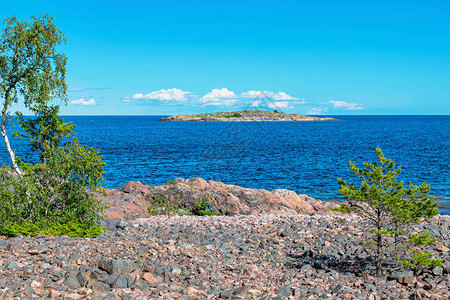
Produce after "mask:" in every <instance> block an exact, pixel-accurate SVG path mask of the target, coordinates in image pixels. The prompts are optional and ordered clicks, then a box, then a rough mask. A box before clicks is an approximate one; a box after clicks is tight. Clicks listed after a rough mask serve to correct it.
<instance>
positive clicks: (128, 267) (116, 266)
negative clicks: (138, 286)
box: [108, 258, 136, 275]
mask: <svg viewBox="0 0 450 300" xmlns="http://www.w3.org/2000/svg"><path fill="white" fill-rule="evenodd" d="M112 264H113V271H114V272H115V273H119V274H122V275H125V274H129V273H131V272H133V271H134V270H135V268H136V264H135V263H134V262H133V261H132V260H129V259H122V258H118V259H115V260H113V261H112ZM108 273H109V272H108ZM110 274H111V273H110Z"/></svg>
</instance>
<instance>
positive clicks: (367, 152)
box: [3, 116, 450, 214]
mask: <svg viewBox="0 0 450 300" xmlns="http://www.w3.org/2000/svg"><path fill="white" fill-rule="evenodd" d="M161 117H162V116H82V117H79V116H77V117H66V120H68V121H73V122H74V123H76V124H77V125H78V126H77V128H76V132H77V135H78V138H79V140H80V141H81V142H82V143H83V144H87V145H89V146H93V147H98V148H100V149H101V150H102V154H103V158H104V160H105V161H106V163H107V164H108V165H107V167H106V168H105V179H106V181H105V183H104V186H106V187H109V188H116V187H121V186H123V185H124V184H125V183H126V182H128V181H130V180H133V181H141V182H143V183H146V184H150V185H158V184H164V183H166V182H167V180H173V179H175V178H176V177H183V178H187V177H202V178H204V179H206V180H217V181H223V182H225V183H230V184H236V185H240V186H244V187H249V188H264V189H268V190H272V189H277V188H286V189H291V190H295V191H296V192H298V193H304V194H308V195H309V196H312V197H316V198H319V199H322V200H329V199H341V198H340V196H339V195H338V193H337V188H338V185H337V183H336V177H338V176H339V177H343V178H352V177H351V176H352V174H351V173H350V172H349V169H348V162H349V161H350V160H352V161H356V162H357V164H361V163H362V162H363V161H374V160H375V159H376V155H375V151H374V149H375V147H376V146H377V145H379V146H380V147H381V148H382V149H383V152H384V153H385V155H386V156H387V157H390V158H393V159H395V161H396V162H397V164H398V165H401V166H402V169H403V172H402V177H401V180H404V181H405V182H409V181H411V182H413V183H414V184H420V183H422V182H424V181H426V182H427V183H429V184H431V188H432V193H433V194H435V195H436V197H437V198H439V200H440V206H441V212H443V213H445V214H450V188H449V178H450V172H449V164H450V147H449V146H450V116H340V117H339V118H341V119H342V121H339V122H160V121H159V119H160V118H161ZM15 145H16V146H18V147H17V149H18V150H19V147H20V145H19V144H18V142H17V141H15ZM17 153H18V154H19V155H20V151H17ZM3 159H5V157H3Z"/></svg>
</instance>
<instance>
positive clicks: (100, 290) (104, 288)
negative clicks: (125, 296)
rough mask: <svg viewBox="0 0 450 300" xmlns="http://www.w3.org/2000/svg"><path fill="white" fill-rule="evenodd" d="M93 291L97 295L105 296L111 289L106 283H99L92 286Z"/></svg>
mask: <svg viewBox="0 0 450 300" xmlns="http://www.w3.org/2000/svg"><path fill="white" fill-rule="evenodd" d="M91 289H92V291H93V292H94V294H95V295H102V296H104V295H106V294H107V293H108V291H109V289H110V287H109V286H108V285H106V284H105V283H103V282H101V281H98V282H96V283H94V284H93V285H92V287H91Z"/></svg>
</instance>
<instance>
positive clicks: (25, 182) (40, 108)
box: [0, 15, 105, 236]
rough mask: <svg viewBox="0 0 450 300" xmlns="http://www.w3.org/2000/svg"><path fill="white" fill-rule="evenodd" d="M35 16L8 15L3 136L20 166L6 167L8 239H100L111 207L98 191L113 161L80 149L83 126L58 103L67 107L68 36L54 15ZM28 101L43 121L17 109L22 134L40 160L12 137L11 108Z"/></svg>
mask: <svg viewBox="0 0 450 300" xmlns="http://www.w3.org/2000/svg"><path fill="white" fill-rule="evenodd" d="M31 19H32V22H31V23H28V22H26V21H19V20H17V19H16V18H14V17H13V18H6V19H5V22H4V23H5V25H6V26H5V28H4V29H3V35H2V38H1V40H0V98H1V99H3V102H2V105H3V106H2V128H1V133H2V136H3V139H4V141H5V144H6V149H7V151H8V153H9V156H10V159H11V164H12V167H13V170H11V169H10V168H8V167H3V168H2V169H1V170H0V199H1V202H0V219H2V223H0V234H2V235H7V236H15V235H19V234H20V235H36V234H39V233H44V234H48V235H60V234H65V235H70V236H96V235H98V234H100V233H101V231H102V228H100V227H99V226H98V222H99V220H100V216H99V212H100V211H101V210H102V209H103V208H104V207H103V205H102V204H101V201H100V200H99V199H98V198H97V197H96V196H95V194H94V193H93V192H94V191H97V190H98V189H99V188H100V187H101V186H100V183H101V181H102V180H103V167H104V165H105V163H104V162H103V161H102V158H101V156H100V151H99V150H98V149H95V148H87V147H84V146H82V145H80V144H79V142H78V140H77V138H76V136H75V135H74V133H73V129H74V127H75V125H73V124H72V123H70V122H69V123H66V122H64V119H62V118H61V117H60V116H59V115H58V114H59V106H58V105H53V104H51V102H52V100H54V99H60V100H62V101H63V102H64V103H67V95H66V92H67V84H66V81H65V72H66V69H65V65H66V57H65V55H64V54H62V53H57V52H56V47H57V46H58V45H60V44H61V43H63V42H65V41H66V40H65V36H64V34H63V33H62V32H61V31H60V30H59V29H58V28H57V27H56V26H55V25H54V24H53V18H52V17H50V16H47V15H44V16H41V17H40V18H36V17H32V18H31ZM21 99H23V104H24V106H25V108H27V109H28V110H29V111H30V112H32V113H33V114H34V115H35V117H34V118H27V117H24V115H23V114H22V113H20V112H17V113H16V120H17V122H18V124H19V128H20V129H21V132H14V135H15V136H16V137H18V138H27V139H28V140H29V146H30V151H29V152H28V154H33V153H36V154H37V155H38V156H39V160H37V161H36V160H34V161H28V162H27V161H26V160H24V159H22V158H19V157H16V156H15V153H14V151H13V150H12V148H11V145H10V142H9V138H8V135H7V132H6V125H7V123H8V121H11V117H10V114H9V111H8V109H9V108H10V107H11V105H12V104H13V103H17V102H19V100H21ZM30 156H32V155H30ZM88 189H90V190H88Z"/></svg>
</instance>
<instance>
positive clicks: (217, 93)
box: [200, 88, 236, 102]
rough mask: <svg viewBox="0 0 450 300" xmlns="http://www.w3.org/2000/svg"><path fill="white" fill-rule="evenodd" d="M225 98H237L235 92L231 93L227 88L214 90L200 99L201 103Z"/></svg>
mask: <svg viewBox="0 0 450 300" xmlns="http://www.w3.org/2000/svg"><path fill="white" fill-rule="evenodd" d="M225 98H236V94H235V93H234V92H233V91H229V90H228V89H227V88H221V89H212V90H211V92H209V93H208V94H206V95H205V96H203V97H202V98H200V102H208V101H214V100H217V99H225Z"/></svg>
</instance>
